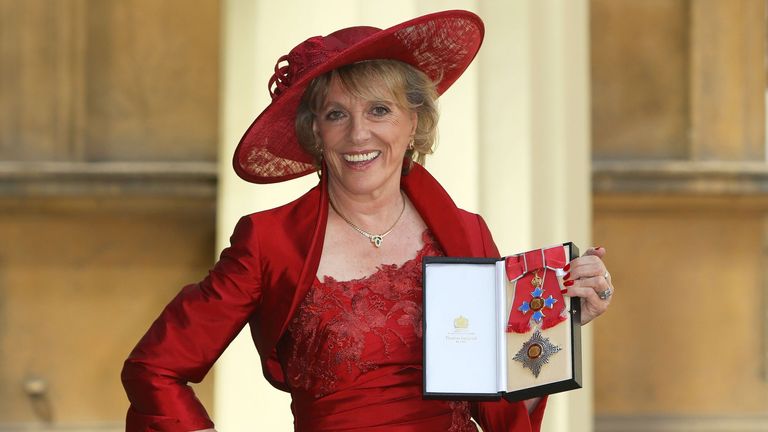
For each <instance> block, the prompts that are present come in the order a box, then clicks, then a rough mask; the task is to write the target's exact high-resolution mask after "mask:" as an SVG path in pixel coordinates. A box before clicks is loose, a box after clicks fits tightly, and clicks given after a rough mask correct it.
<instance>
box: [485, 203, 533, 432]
mask: <svg viewBox="0 0 768 432" xmlns="http://www.w3.org/2000/svg"><path fill="white" fill-rule="evenodd" d="M477 224H478V231H477V232H478V233H479V236H480V239H481V240H482V245H483V253H484V256H486V257H494V258H497V257H500V256H501V254H500V253H499V249H498V248H497V247H496V243H495V242H494V241H493V236H492V235H491V231H490V230H489V229H488V225H487V224H486V223H485V221H484V220H483V218H482V216H479V215H478V216H477ZM546 405H547V398H546V397H543V398H541V399H540V400H539V403H538V405H537V406H536V408H534V409H533V411H532V412H530V413H528V409H527V408H526V407H525V404H524V403H523V402H508V401H506V400H504V399H502V400H499V401H494V402H477V403H474V404H473V407H472V417H474V418H475V420H476V421H477V423H478V424H479V425H480V427H481V428H482V429H483V430H484V431H486V432H531V431H538V430H540V429H541V421H542V420H543V418H544V409H545V408H546Z"/></svg>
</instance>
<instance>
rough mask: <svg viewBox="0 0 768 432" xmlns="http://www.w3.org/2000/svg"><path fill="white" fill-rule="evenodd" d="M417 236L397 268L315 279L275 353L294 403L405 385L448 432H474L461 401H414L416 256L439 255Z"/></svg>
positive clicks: (418, 346)
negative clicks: (433, 409) (439, 414)
mask: <svg viewBox="0 0 768 432" xmlns="http://www.w3.org/2000/svg"><path fill="white" fill-rule="evenodd" d="M422 238H423V241H424V246H423V247H422V248H421V250H420V251H419V252H418V253H417V254H416V256H415V257H414V258H412V259H410V260H408V261H406V262H405V263H403V264H401V265H396V264H385V265H381V266H380V267H378V269H377V270H376V271H375V272H374V273H373V274H371V275H369V276H367V277H364V278H361V279H355V280H350V281H337V280H335V279H334V278H332V277H328V276H326V277H324V280H323V281H322V282H321V281H319V280H315V282H314V283H313V285H312V287H310V289H309V291H308V293H307V295H306V297H305V298H304V300H303V302H302V303H301V305H300V306H299V308H298V309H297V311H296V314H295V315H294V317H293V319H292V320H291V322H290V324H289V326H288V331H287V333H286V335H285V339H284V340H283V341H282V343H281V344H280V347H279V349H278V352H279V356H280V361H281V363H282V364H283V368H284V370H285V373H286V381H287V384H288V386H289V387H290V388H291V392H292V393H293V396H294V398H296V397H299V398H301V399H302V400H304V399H305V398H310V399H313V400H315V401H318V403H319V401H320V400H321V399H322V398H324V397H325V396H328V395H331V394H340V392H342V391H344V390H347V391H359V390H361V389H367V390H364V391H368V390H371V391H374V390H375V389H382V390H385V389H387V388H392V387H391V386H392V385H396V386H398V387H399V388H401V389H402V388H405V387H403V386H407V388H410V389H412V390H409V391H408V392H409V394H410V395H411V397H416V398H418V399H417V400H419V402H418V403H431V404H441V406H443V407H444V408H443V409H444V410H446V411H444V412H446V414H449V415H450V420H448V422H449V423H450V424H451V427H450V429H449V430H450V431H451V432H464V431H475V430H476V429H475V428H474V426H473V425H472V423H471V421H470V413H469V403H467V402H445V401H423V402H422V401H421V398H420V393H421V385H422V383H421V373H420V370H421V363H422V322H421V316H422V289H421V282H422V281H421V276H422V267H421V266H422V258H423V257H425V256H437V255H443V251H442V250H441V249H440V246H439V244H438V243H437V242H436V241H435V239H434V238H433V237H432V236H431V234H430V233H429V231H425V232H424V234H423V235H422ZM404 370H410V371H416V373H414V372H404ZM374 393H376V392H375V391H374ZM376 394H378V393H376ZM432 406H435V405H432Z"/></svg>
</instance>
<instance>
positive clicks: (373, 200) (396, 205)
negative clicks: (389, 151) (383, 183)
mask: <svg viewBox="0 0 768 432" xmlns="http://www.w3.org/2000/svg"><path fill="white" fill-rule="evenodd" d="M397 186H398V187H394V188H387V189H386V190H377V191H374V192H372V193H365V194H356V193H352V192H351V191H349V190H347V189H344V188H341V187H338V186H337V185H336V184H335V183H334V182H328V194H329V197H330V199H331V202H332V203H333V206H334V207H335V210H336V211H337V212H338V213H340V215H342V216H344V218H346V219H348V220H349V221H350V222H352V223H353V224H355V225H357V226H358V227H360V228H361V229H363V230H365V231H369V232H372V233H381V232H383V231H385V230H387V229H389V228H390V226H391V225H392V224H393V223H394V222H395V221H396V220H397V219H398V217H399V216H400V214H401V213H402V211H403V206H404V205H405V201H404V200H405V197H404V195H403V193H402V192H401V191H400V188H399V184H398V185H397Z"/></svg>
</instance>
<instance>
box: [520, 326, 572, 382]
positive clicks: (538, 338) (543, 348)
mask: <svg viewBox="0 0 768 432" xmlns="http://www.w3.org/2000/svg"><path fill="white" fill-rule="evenodd" d="M561 349H562V348H560V347H559V346H557V345H555V344H553V343H552V342H550V341H549V339H548V338H545V337H544V336H542V335H541V332H540V331H539V329H536V331H534V333H533V336H531V338H530V339H528V341H527V342H523V347H522V348H520V351H518V352H517V354H515V357H514V360H517V361H519V362H521V363H522V364H523V367H524V368H528V369H530V370H531V372H532V373H533V376H534V377H536V378H538V377H539V373H541V367H542V366H544V365H545V364H547V363H549V358H550V357H551V356H552V355H554V354H556V353H557V352H558V351H560V350H561Z"/></svg>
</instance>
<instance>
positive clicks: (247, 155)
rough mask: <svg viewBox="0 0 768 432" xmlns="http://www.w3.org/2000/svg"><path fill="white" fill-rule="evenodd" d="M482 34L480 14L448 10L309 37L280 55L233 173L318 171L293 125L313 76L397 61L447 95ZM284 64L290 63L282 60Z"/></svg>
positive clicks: (264, 179) (284, 176) (280, 176)
mask: <svg viewBox="0 0 768 432" xmlns="http://www.w3.org/2000/svg"><path fill="white" fill-rule="evenodd" d="M483 34H484V27H483V22H482V20H480V17H478V16H477V15H475V14H473V13H471V12H468V11H462V10H451V11H444V12H438V13H433V14H429V15H424V16H421V17H418V18H415V19H412V20H410V21H406V22H404V23H402V24H398V25H396V26H394V27H390V28H388V29H386V30H381V29H378V28H375V27H349V28H345V29H342V30H338V31H336V32H333V33H331V34H329V35H328V36H325V37H323V36H315V37H312V38H309V39H307V40H306V41H304V42H302V43H301V44H299V45H298V46H296V47H295V48H294V49H292V50H291V52H290V53H288V55H286V56H283V57H280V59H278V61H277V65H276V66H275V74H274V75H273V76H272V78H271V79H270V80H269V93H270V95H271V96H272V102H271V103H270V104H269V106H268V107H267V108H266V109H265V110H264V111H263V112H262V113H261V114H260V115H259V116H258V117H257V118H256V120H254V122H253V123H252V124H251V126H250V127H249V128H248V130H247V131H245V135H243V138H242V139H241V140H240V143H239V144H238V145H237V149H236V150H235V156H234V160H233V164H234V167H235V172H236V173H237V175H239V176H240V177H241V178H243V179H244V180H246V181H249V182H252V183H277V182H281V181H285V180H290V179H293V178H296V177H301V176H303V175H306V174H309V173H312V172H314V171H315V170H316V169H317V168H316V167H315V165H314V163H313V160H312V156H310V155H309V154H307V153H306V152H305V151H304V150H303V149H302V148H301V146H300V145H299V141H298V139H297V138H296V131H295V126H294V123H295V120H296V111H297V109H298V107H299V102H300V101H301V97H302V95H303V94H304V91H305V90H306V88H307V86H308V85H309V83H310V82H311V81H312V80H313V79H314V78H316V77H318V76H320V75H322V74H324V73H326V72H329V71H331V70H333V69H336V68H339V67H341V66H344V65H348V64H352V63H356V62H360V61H364V60H376V59H392V60H399V61H402V62H404V63H408V64H410V65H411V66H414V67H416V68H417V69H419V70H421V71H422V72H424V73H425V74H427V76H429V78H431V79H432V80H433V81H435V83H436V85H437V92H438V94H442V93H443V92H445V91H446V90H447V89H448V87H450V86H451V84H453V83H454V82H455V81H456V80H457V79H458V78H459V76H461V74H462V73H464V70H466V68H467V67H468V66H469V64H470V63H471V62H472V60H473V59H474V58H475V55H476V54H477V51H478V50H479V49H480V44H481V43H482V40H483ZM283 62H287V64H284V65H282V66H281V63H283Z"/></svg>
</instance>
